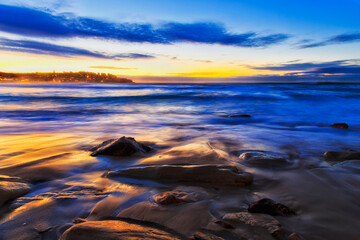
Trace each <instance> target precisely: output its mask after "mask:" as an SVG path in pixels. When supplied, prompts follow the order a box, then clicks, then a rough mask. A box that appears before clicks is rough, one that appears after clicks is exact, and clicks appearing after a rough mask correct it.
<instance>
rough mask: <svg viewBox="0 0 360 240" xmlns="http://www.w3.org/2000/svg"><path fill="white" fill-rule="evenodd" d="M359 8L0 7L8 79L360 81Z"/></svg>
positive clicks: (234, 1)
mask: <svg viewBox="0 0 360 240" xmlns="http://www.w3.org/2000/svg"><path fill="white" fill-rule="evenodd" d="M359 13H360V1H358V0H343V1H338V0H337V1H335V0H316V1H314V0H312V1H309V0H303V1H288V0H276V1H269V0H195V1H194V0H182V1H175V0H152V1H149V0H104V1H98V0H96V1H95V0H73V1H70V0H43V1H40V0H39V1H36V0H2V1H1V0H0V55H1V58H0V71H3V72H49V71H50V72H51V71H53V70H55V71H58V72H61V71H94V72H107V73H112V74H116V75H121V76H129V77H131V78H132V79H135V80H137V81H160V82H161V81H171V82H181V81H189V82H191V81H194V82H196V81H205V82H206V81H209V82H213V81H220V82H221V81H247V80H252V81H267V80H275V79H279V81H283V80H289V81H296V80H312V79H316V80H317V79H320V80H324V79H325V80H337V81H357V80H360V14H359Z"/></svg>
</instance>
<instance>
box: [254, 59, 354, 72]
mask: <svg viewBox="0 0 360 240" xmlns="http://www.w3.org/2000/svg"><path fill="white" fill-rule="evenodd" d="M348 62H349V60H339V61H332V62H322V63H315V62H295V63H293V62H291V63H283V64H278V65H269V66H261V67H251V68H252V69H257V70H269V71H303V70H310V69H316V68H330V67H338V66H341V65H343V64H347V63H348Z"/></svg>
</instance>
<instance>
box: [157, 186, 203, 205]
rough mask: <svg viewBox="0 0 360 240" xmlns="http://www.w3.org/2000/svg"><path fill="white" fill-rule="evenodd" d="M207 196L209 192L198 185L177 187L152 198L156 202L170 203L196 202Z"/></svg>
mask: <svg viewBox="0 0 360 240" xmlns="http://www.w3.org/2000/svg"><path fill="white" fill-rule="evenodd" d="M209 197H210V194H209V193H207V192H206V191H205V190H204V189H202V188H200V187H177V188H176V189H175V190H172V191H167V192H164V193H161V194H159V195H156V196H154V200H155V202H156V203H157V204H161V205H171V204H179V203H190V202H197V201H200V200H204V199H206V198H209Z"/></svg>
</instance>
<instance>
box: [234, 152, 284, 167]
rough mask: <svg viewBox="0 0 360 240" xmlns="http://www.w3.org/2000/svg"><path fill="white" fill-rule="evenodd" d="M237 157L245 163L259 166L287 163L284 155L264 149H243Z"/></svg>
mask: <svg viewBox="0 0 360 240" xmlns="http://www.w3.org/2000/svg"><path fill="white" fill-rule="evenodd" d="M239 159H240V160H241V161H243V162H245V163H246V164H249V165H256V166H261V167H272V166H284V165H287V164H288V161H287V158H286V156H284V155H281V154H278V153H273V152H264V151H243V152H242V153H241V154H240V156H239Z"/></svg>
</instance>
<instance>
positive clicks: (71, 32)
mask: <svg viewBox="0 0 360 240" xmlns="http://www.w3.org/2000/svg"><path fill="white" fill-rule="evenodd" d="M0 31H4V32H9V33H14V34H19V35H25V36H32V37H53V38H54V37H58V38H71V37H82V38H88V37H94V38H103V39H112V40H117V41H127V42H139V43H160V44H173V43H177V42H190V43H204V44H220V45H228V46H237V47H266V46H269V45H272V44H277V43H281V42H283V41H284V40H286V39H288V38H289V36H288V35H286V34H281V33H277V34H269V35H264V36H262V35H259V34H257V33H254V32H250V33H242V34H236V33H231V32H229V31H228V30H227V29H226V28H225V27H224V26H223V25H221V24H218V23H212V22H197V23H177V22H168V23H164V24H161V25H158V26H155V25H153V24H149V23H144V24H140V23H111V22H105V21H100V20H96V19H91V18H84V17H76V16H73V15H69V14H62V15H54V14H52V13H50V12H45V11H41V10H37V9H30V8H26V7H18V6H8V5H0Z"/></svg>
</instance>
